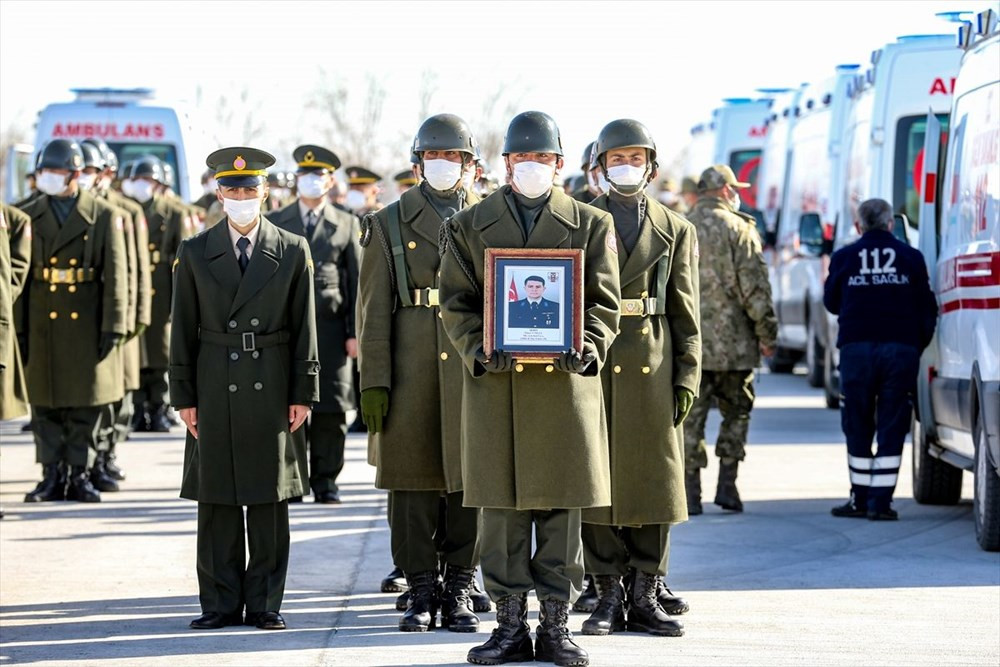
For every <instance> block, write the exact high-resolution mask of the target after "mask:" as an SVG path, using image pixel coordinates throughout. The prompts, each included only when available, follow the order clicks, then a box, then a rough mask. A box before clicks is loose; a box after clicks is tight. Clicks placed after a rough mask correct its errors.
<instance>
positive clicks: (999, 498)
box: [972, 410, 1000, 551]
mask: <svg viewBox="0 0 1000 667" xmlns="http://www.w3.org/2000/svg"><path fill="white" fill-rule="evenodd" d="M973 435H974V436H975V442H976V467H975V473H974V475H975V484H974V487H975V491H974V493H973V496H972V514H973V516H974V517H975V521H976V542H979V546H980V548H982V549H983V550H984V551H1000V476H998V475H997V467H996V466H995V465H994V464H993V463H992V462H991V461H990V455H989V444H988V442H987V438H986V419H985V418H984V417H983V411H982V410H980V411H979V416H978V417H977V418H976V431H975V433H974V434H973Z"/></svg>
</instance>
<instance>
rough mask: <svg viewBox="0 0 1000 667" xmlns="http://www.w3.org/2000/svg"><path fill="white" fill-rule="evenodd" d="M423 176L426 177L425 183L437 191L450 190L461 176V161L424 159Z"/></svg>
mask: <svg viewBox="0 0 1000 667" xmlns="http://www.w3.org/2000/svg"><path fill="white" fill-rule="evenodd" d="M424 178H425V179H427V185H429V186H431V187H432V188H434V189H435V190H437V191H438V192H446V191H448V190H452V189H453V188H454V187H455V186H456V185H458V181H459V179H460V178H462V163H461V162H449V161H448V160H424Z"/></svg>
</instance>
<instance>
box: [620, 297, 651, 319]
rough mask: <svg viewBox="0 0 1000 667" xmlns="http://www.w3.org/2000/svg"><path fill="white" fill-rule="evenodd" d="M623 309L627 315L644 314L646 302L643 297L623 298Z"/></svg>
mask: <svg viewBox="0 0 1000 667" xmlns="http://www.w3.org/2000/svg"><path fill="white" fill-rule="evenodd" d="M622 310H624V311H625V312H624V314H625V315H639V316H641V315H644V314H645V310H646V303H645V300H643V299H622Z"/></svg>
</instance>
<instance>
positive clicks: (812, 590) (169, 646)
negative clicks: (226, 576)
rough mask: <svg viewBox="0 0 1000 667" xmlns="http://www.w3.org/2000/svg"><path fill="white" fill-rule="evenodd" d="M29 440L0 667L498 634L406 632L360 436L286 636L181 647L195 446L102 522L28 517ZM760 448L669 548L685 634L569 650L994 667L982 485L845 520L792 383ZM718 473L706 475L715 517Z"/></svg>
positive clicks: (304, 574)
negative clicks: (387, 580) (837, 513)
mask: <svg viewBox="0 0 1000 667" xmlns="http://www.w3.org/2000/svg"><path fill="white" fill-rule="evenodd" d="M22 423H23V422H18V421H15V422H8V423H4V424H2V425H0V443H2V447H0V505H2V507H3V509H4V511H5V513H6V516H5V518H4V519H3V520H2V521H0V665H10V664H23V663H35V664H44V665H74V666H76V665H92V664H95V665H96V664H100V665H102V666H103V665H171V666H181V665H211V666H213V667H221V666H223V665H272V666H273V665H461V664H466V663H465V655H466V652H467V651H468V649H469V647H470V646H472V645H474V644H477V643H480V642H482V641H484V640H485V639H486V637H487V636H488V633H489V631H490V630H491V629H492V628H493V627H495V626H494V617H493V614H484V615H482V618H483V624H482V629H481V632H480V633H478V634H458V633H451V632H448V631H445V630H437V631H433V632H428V633H402V632H399V631H398V630H397V629H396V622H397V619H398V616H399V614H398V612H396V611H395V609H394V608H393V601H394V597H395V596H394V595H387V594H383V593H380V592H379V590H378V586H379V582H380V580H381V579H382V577H383V576H385V574H386V573H387V572H388V571H389V570H390V569H391V562H390V557H389V533H388V526H387V524H386V521H385V493H384V492H382V491H378V490H377V489H375V488H374V487H373V480H374V476H375V475H374V469H373V468H371V467H370V466H368V465H367V463H366V460H365V459H366V457H365V440H364V438H363V437H362V436H356V435H352V436H351V437H350V440H349V443H348V452H347V465H346V467H345V470H344V473H343V475H342V477H341V482H342V497H343V499H344V503H343V504H342V505H339V506H329V505H318V504H314V503H312V502H308V501H309V500H310V499H308V498H307V502H305V503H303V504H301V505H292V506H291V525H292V551H291V563H290V566H289V576H288V583H287V587H286V593H285V600H284V605H283V607H282V610H281V611H282V614H283V615H284V617H285V619H286V621H287V622H288V626H289V629H288V630H286V631H284V632H265V631H260V630H256V629H254V628H244V627H237V628H227V629H226V630H222V631H193V630H189V629H188V622H189V621H190V620H191V619H192V618H194V617H195V616H197V615H198V614H199V613H200V610H199V606H198V597H197V592H198V586H197V580H196V576H195V513H196V512H195V504H194V503H192V502H189V501H186V500H181V499H180V498H178V495H177V494H178V489H179V485H180V478H181V460H182V456H183V439H182V431H181V429H179V428H178V429H175V430H174V432H172V433H170V434H168V435H163V436H160V435H151V434H136V435H134V436H133V437H132V439H131V440H129V441H128V442H127V443H125V444H124V445H122V447H121V451H120V454H119V461H120V463H121V465H122V466H123V467H124V468H125V470H126V472H127V474H128V479H127V480H126V481H125V482H124V483H123V484H122V491H121V492H119V493H106V494H104V500H103V502H101V503H100V504H80V503H72V502H55V503H42V504H36V505H26V504H24V503H23V502H22V500H23V496H24V493H25V492H27V491H29V490H31V489H32V488H33V487H34V484H35V483H36V482H37V480H38V478H39V474H40V469H39V466H38V465H37V464H35V463H34V447H33V444H32V442H31V439H30V437H29V436H27V435H24V434H21V433H20V426H21V424H22ZM717 424H718V420H717V417H713V419H712V421H711V422H710V424H709V426H710V429H709V430H710V435H711V437H714V430H715V428H716V427H717ZM750 441H751V442H750V446H749V450H748V456H747V460H746V462H745V463H744V465H743V466H742V467H741V474H740V484H739V486H740V490H741V493H742V495H743V499H744V501H745V503H746V510H745V512H744V513H743V514H732V513H728V512H724V511H722V510H721V509H719V508H717V507H715V506H714V505H712V504H710V503H706V505H705V510H706V511H705V514H704V515H702V516H699V517H694V518H693V519H692V520H691V521H689V522H688V523H685V524H682V525H680V526H677V527H676V528H675V529H674V530H673V535H672V542H671V572H670V575H669V577H668V584H669V586H670V587H671V588H672V589H673V590H674V592H675V593H677V594H679V595H683V596H684V597H686V598H687V599H688V601H689V602H690V604H691V612H690V613H689V614H687V615H685V616H684V617H683V621H684V623H685V626H686V634H685V635H684V637H681V638H658V637H652V636H648V635H639V634H633V633H620V634H615V635H611V636H609V637H584V636H580V635H577V641H578V642H579V643H580V644H581V645H582V646H584V647H585V648H586V649H587V650H588V651H589V652H590V656H591V664H592V665H595V666H596V665H607V666H617V665H630V666H636V667H638V666H640V665H688V664H690V665H707V664H711V665H717V664H744V665H765V664H766V665H804V664H809V665H813V664H816V665H856V664H866V665H952V664H954V665H992V666H994V667H995V666H996V665H998V664H1000V554H996V553H992V554H991V553H986V552H983V551H981V550H980V549H979V548H978V547H977V545H976V542H975V538H974V535H973V526H972V511H971V498H972V486H971V476H970V475H966V483H965V488H964V491H963V500H962V502H961V504H959V505H957V506H953V507H930V506H922V505H917V504H915V503H914V501H913V499H912V492H911V485H910V478H909V475H910V471H909V446H907V449H906V451H905V452H904V469H903V471H902V474H901V476H900V484H899V488H898V489H897V494H896V498H897V501H896V505H895V506H896V508H897V509H898V510H899V513H900V521H898V522H895V523H887V522H869V521H867V520H856V519H835V518H833V517H831V516H830V513H829V510H830V508H831V507H832V506H833V505H835V504H838V503H842V502H843V501H844V499H845V498H846V493H847V490H848V482H847V468H846V452H845V448H844V446H843V439H842V435H841V432H840V419H839V414H838V413H837V412H835V411H831V410H827V409H825V408H824V407H823V398H822V395H821V393H820V392H819V391H817V390H813V389H810V388H808V387H807V386H806V383H805V379H804V378H802V377H800V376H771V375H767V374H763V375H761V376H760V378H759V382H758V400H757V404H756V407H755V409H754V413H753V420H752V425H751V429H750ZM716 471H717V466H716V460H715V457H710V467H709V469H708V471H707V472H706V473H705V475H704V477H703V484H704V486H705V494H706V496H707V498H706V500H708V501H710V500H711V499H712V496H713V493H714V487H715V485H714V479H715V475H716ZM654 501H655V500H654ZM536 606H537V605H536V604H535V603H534V600H532V612H531V614H530V617H529V618H530V620H531V622H532V625H534V609H535V608H536ZM584 618H585V616H584V615H581V614H574V615H573V616H572V617H571V620H570V624H571V628H572V629H573V630H575V631H576V630H579V627H580V624H581V623H582V622H583V620H584Z"/></svg>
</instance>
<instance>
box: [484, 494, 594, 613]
mask: <svg viewBox="0 0 1000 667" xmlns="http://www.w3.org/2000/svg"><path fill="white" fill-rule="evenodd" d="M532 527H534V529H535V544H536V548H535V552H534V554H532V552H531V529H532ZM480 533H481V535H482V537H481V540H482V557H481V561H482V568H483V583H484V584H485V585H486V592H487V593H489V595H490V597H491V598H493V600H494V601H496V600H499V599H500V598H502V597H506V596H508V595H520V594H521V593H527V592H528V591H530V590H531V589H532V588H534V589H535V594H536V595H537V597H538V599H539V601H542V600H561V601H563V602H575V601H576V599H577V598H578V597H580V593H581V592H582V591H583V540H582V537H581V535H580V510H579V509H553V510H510V509H489V508H484V509H483V519H482V528H481V530H480Z"/></svg>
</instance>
